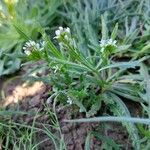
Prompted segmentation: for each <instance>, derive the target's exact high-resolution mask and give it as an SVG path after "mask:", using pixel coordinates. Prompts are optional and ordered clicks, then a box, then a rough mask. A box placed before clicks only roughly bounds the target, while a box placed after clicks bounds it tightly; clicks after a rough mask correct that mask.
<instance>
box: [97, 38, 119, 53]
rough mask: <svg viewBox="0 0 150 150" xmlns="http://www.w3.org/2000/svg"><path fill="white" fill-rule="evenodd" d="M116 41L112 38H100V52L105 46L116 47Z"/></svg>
mask: <svg viewBox="0 0 150 150" xmlns="http://www.w3.org/2000/svg"><path fill="white" fill-rule="evenodd" d="M116 43H117V41H116V40H114V41H113V40H112V39H108V40H103V39H102V40H101V41H100V47H101V48H102V49H101V50H102V52H103V51H104V49H105V48H106V47H107V46H114V47H117V45H116Z"/></svg>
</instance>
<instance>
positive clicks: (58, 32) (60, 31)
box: [54, 27, 70, 39]
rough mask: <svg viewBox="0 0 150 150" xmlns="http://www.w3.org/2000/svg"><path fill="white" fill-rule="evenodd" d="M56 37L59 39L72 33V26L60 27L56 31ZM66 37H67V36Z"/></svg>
mask: <svg viewBox="0 0 150 150" xmlns="http://www.w3.org/2000/svg"><path fill="white" fill-rule="evenodd" d="M55 35H56V36H55V37H54V39H59V38H60V37H61V36H64V38H65V37H67V36H68V35H70V28H69V27H67V28H63V27H58V30H56V31H55ZM65 39H66V38H65ZM67 39H69V37H67Z"/></svg>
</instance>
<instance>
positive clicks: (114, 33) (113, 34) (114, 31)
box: [111, 23, 118, 40]
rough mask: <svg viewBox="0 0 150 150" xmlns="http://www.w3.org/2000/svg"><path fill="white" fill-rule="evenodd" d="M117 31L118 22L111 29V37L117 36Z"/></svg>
mask: <svg viewBox="0 0 150 150" xmlns="http://www.w3.org/2000/svg"><path fill="white" fill-rule="evenodd" d="M117 32H118V23H116V25H115V28H114V29H113V31H112V33H111V39H113V40H115V38H116V36H117Z"/></svg>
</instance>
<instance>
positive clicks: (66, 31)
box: [54, 27, 76, 48]
mask: <svg viewBox="0 0 150 150" xmlns="http://www.w3.org/2000/svg"><path fill="white" fill-rule="evenodd" d="M55 35H56V36H55V37H54V39H57V40H58V42H59V46H60V47H61V48H64V47H65V46H66V42H68V44H70V45H72V46H76V44H75V41H74V39H73V38H72V37H71V33H70V28H69V27H67V28H63V27H59V28H58V30H56V31H55Z"/></svg>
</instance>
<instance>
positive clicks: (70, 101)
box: [67, 96, 73, 105]
mask: <svg viewBox="0 0 150 150" xmlns="http://www.w3.org/2000/svg"><path fill="white" fill-rule="evenodd" d="M67 103H68V104H70V105H71V104H72V103H73V102H72V99H71V98H70V97H69V96H67Z"/></svg>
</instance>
